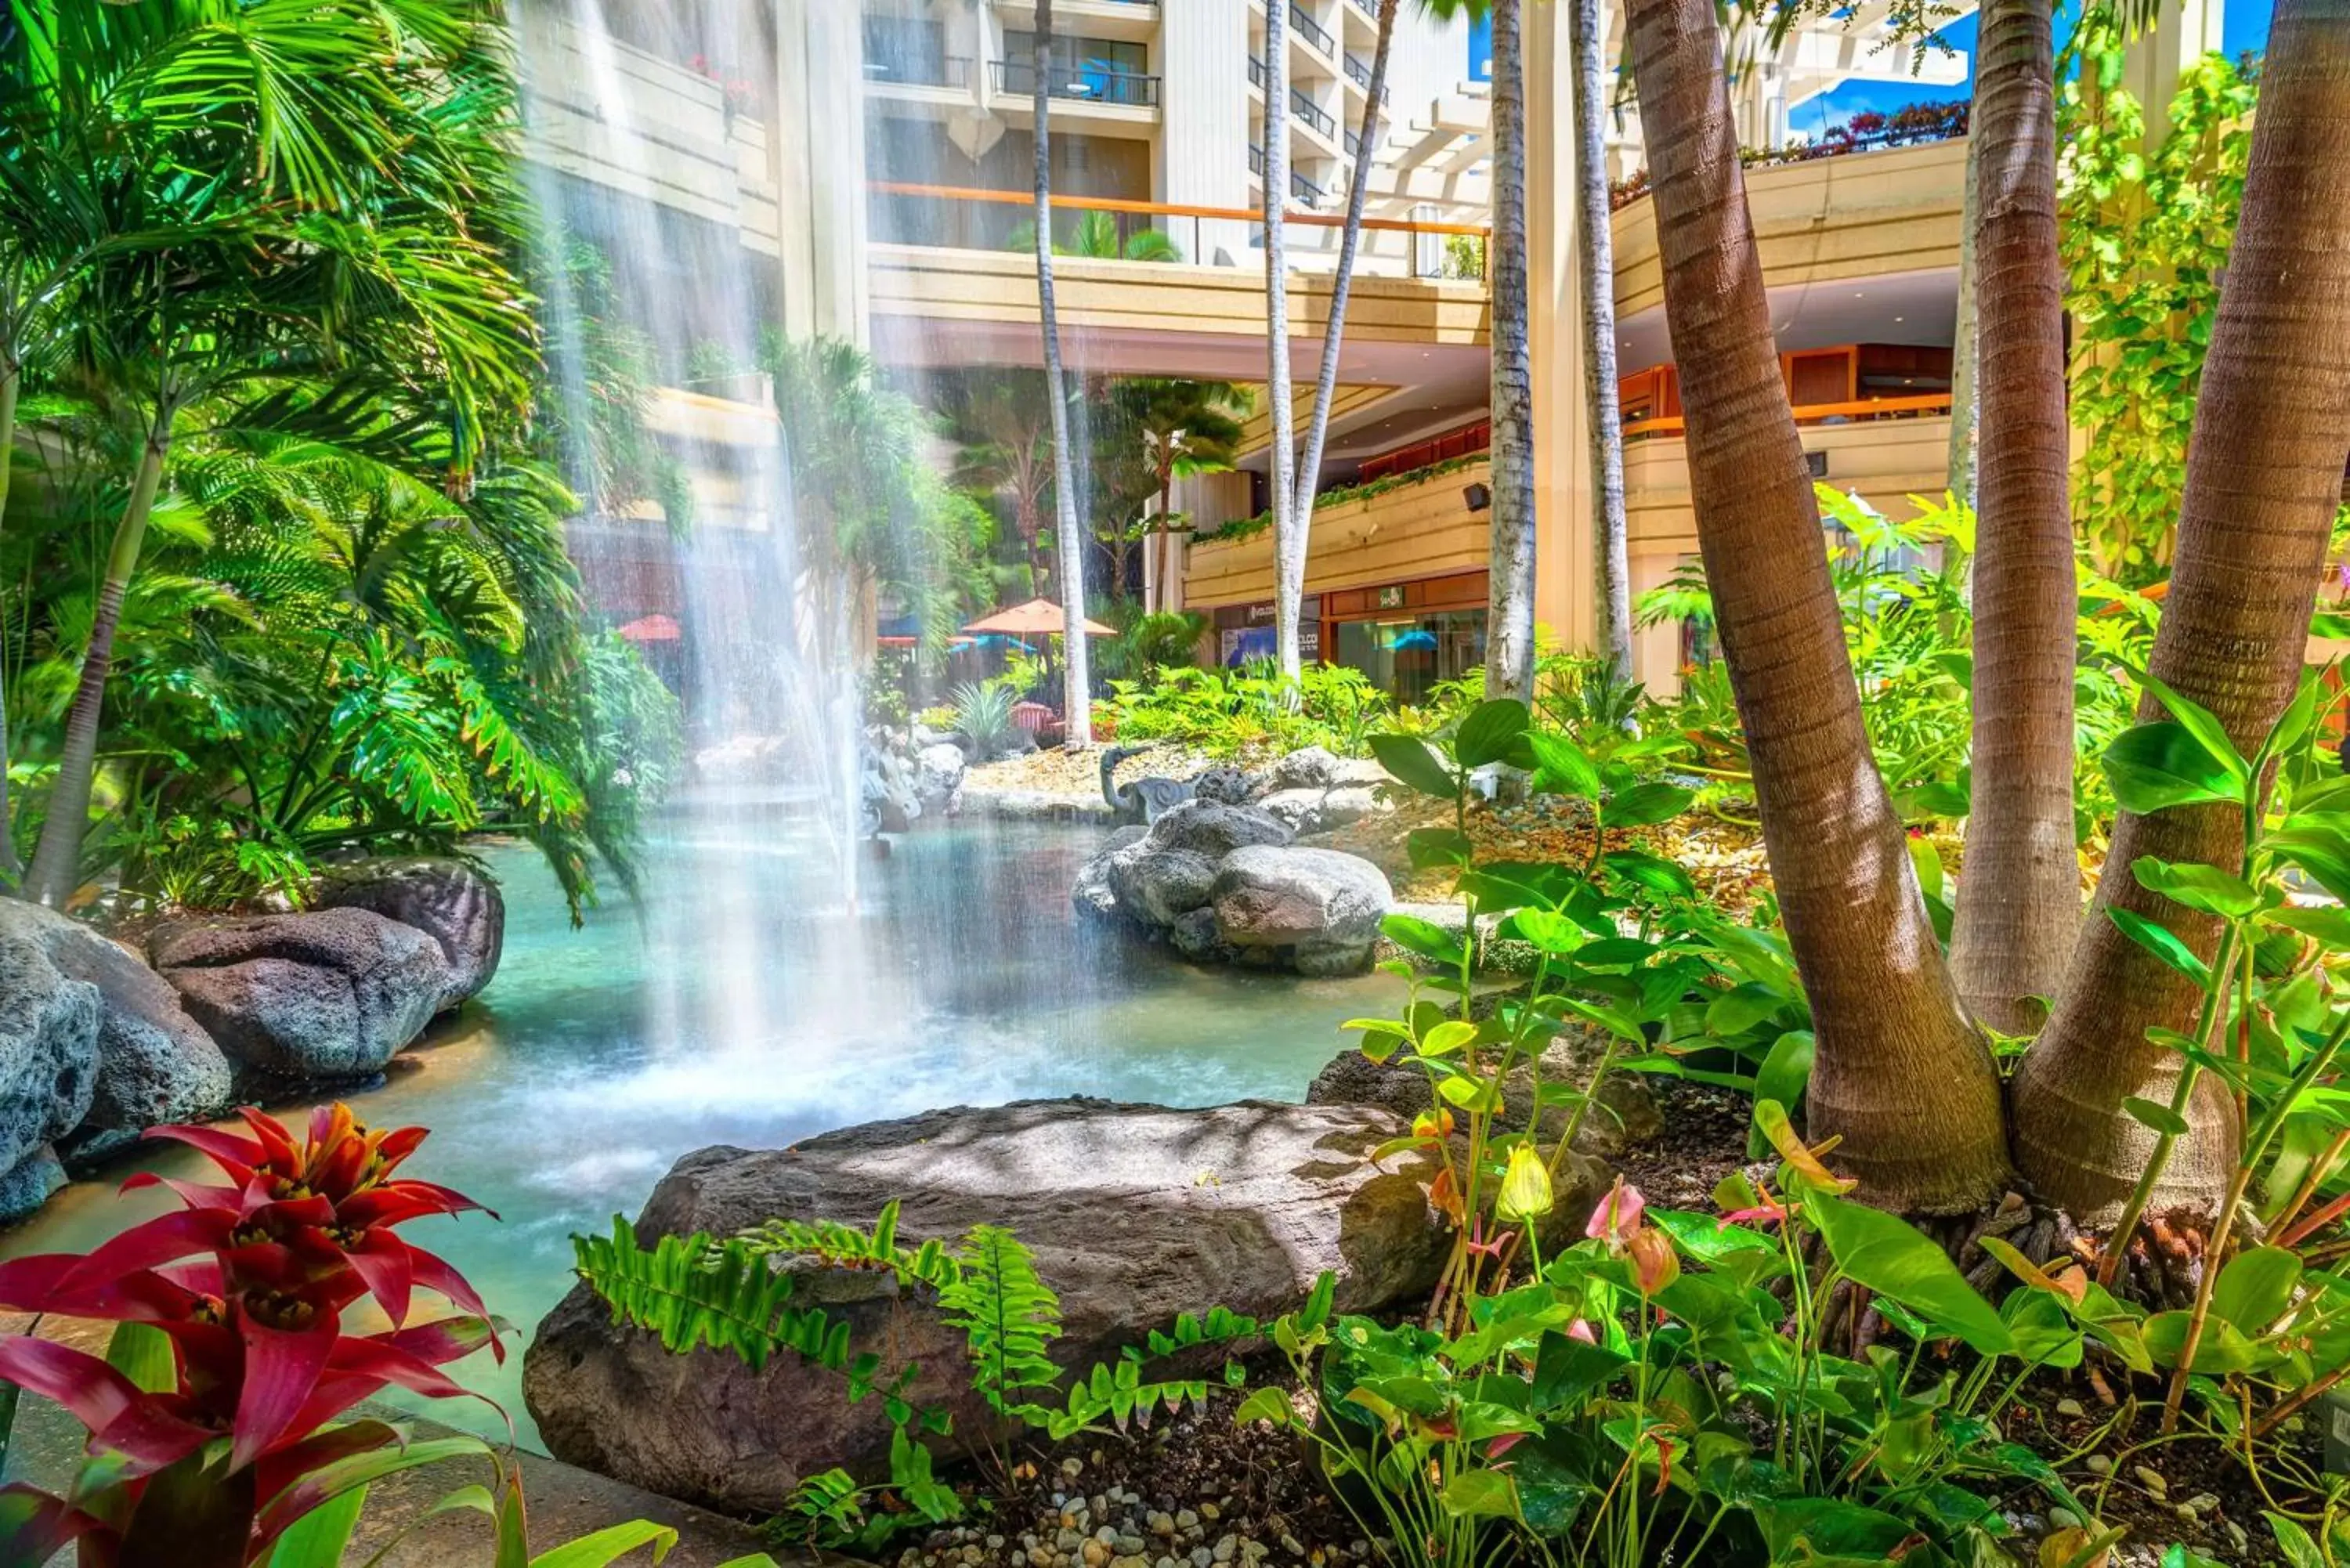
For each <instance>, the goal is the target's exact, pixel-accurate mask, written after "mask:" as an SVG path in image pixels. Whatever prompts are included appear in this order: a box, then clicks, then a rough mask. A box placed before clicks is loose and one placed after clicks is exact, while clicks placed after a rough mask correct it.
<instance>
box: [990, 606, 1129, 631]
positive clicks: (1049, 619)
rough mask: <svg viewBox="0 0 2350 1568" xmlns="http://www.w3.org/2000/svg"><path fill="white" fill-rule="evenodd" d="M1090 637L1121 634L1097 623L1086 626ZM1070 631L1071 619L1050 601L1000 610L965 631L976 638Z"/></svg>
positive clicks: (1086, 624)
mask: <svg viewBox="0 0 2350 1568" xmlns="http://www.w3.org/2000/svg"><path fill="white" fill-rule="evenodd" d="M1085 627H1086V635H1087V637H1116V636H1117V635H1118V633H1117V632H1116V631H1115V630H1114V629H1112V628H1109V627H1106V626H1104V625H1102V623H1101V622H1099V621H1097V620H1089V621H1087V622H1086V623H1085ZM1067 628H1068V619H1067V617H1066V614H1065V613H1064V612H1063V610H1062V608H1061V607H1060V606H1059V605H1056V604H1055V603H1054V602H1053V601H1052V600H1050V599H1030V600H1029V601H1028V602H1027V603H1026V604H1024V605H1014V606H1013V607H1011V608H1010V609H1006V610H997V611H996V612H995V613H994V614H993V615H992V616H989V617H987V618H985V619H984V620H975V621H973V622H972V623H971V624H970V625H969V626H967V627H965V628H963V630H965V631H967V632H971V633H972V634H974V635H978V634H983V633H987V632H993V633H995V634H997V635H999V636H1003V637H1057V636H1059V635H1060V634H1061V633H1062V632H1064V631H1066V629H1067Z"/></svg>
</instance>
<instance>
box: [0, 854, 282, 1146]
mask: <svg viewBox="0 0 2350 1568" xmlns="http://www.w3.org/2000/svg"><path fill="white" fill-rule="evenodd" d="M17 941H22V942H28V943H31V944H34V945H36V946H37V947H38V948H39V949H40V950H42V951H43V952H44V953H46V954H47V956H48V960H49V961H50V963H51V964H53V965H55V966H56V968H57V972H58V973H60V974H62V975H64V976H65V977H66V978H67V979H68V980H72V981H80V982H82V983H84V984H87V985H91V986H95V987H96V988H97V989H98V1005H99V1013H98V1035H97V1072H96V1078H95V1082H94V1084H93V1085H92V1091H91V1095H90V1099H89V1104H88V1110H87V1112H86V1113H85V1115H84V1116H83V1117H82V1119H81V1124H80V1126H79V1127H78V1128H76V1129H73V1130H72V1132H71V1135H70V1137H67V1138H66V1140H65V1147H64V1151H63V1152H64V1153H65V1154H66V1155H67V1156H68V1158H76V1159H79V1158H88V1157H89V1156H91V1155H93V1154H96V1153H100V1152H104V1151H107V1150H109V1149H111V1148H118V1147H125V1146H127V1145H129V1144H130V1143H131V1142H133V1141H134V1140H136V1138H137V1137H138V1136H139V1134H140V1132H141V1131H143V1130H145V1129H146V1128H148V1127H153V1126H155V1125H156V1124H157V1123H159V1122H181V1121H207V1120H210V1119H211V1118H212V1117H213V1116H219V1115H221V1114H222V1113H223V1112H224V1111H226V1110H227V1109H228V1107H229V1106H230V1105H232V1104H233V1103H234V1099H235V1094H236V1085H235V1075H234V1072H233V1071H232V1070H231V1068H230V1066H229V1061H228V1058H227V1056H225V1055H224V1054H222V1052H221V1048H220V1047H219V1046H218V1045H216V1044H213V1037H212V1036H211V1035H209V1034H207V1033H204V1032H203V1029H202V1028H200V1027H199V1026H198V1025H197V1023H196V1021H195V1020H194V1019H192V1018H190V1017H189V1016H188V1014H187V1012H186V1011H185V1010H184V1009H183V1008H182V1007H181V1005H180V995H179V992H175V991H173V990H172V988H171V986H170V985H168V984H166V983H165V982H164V981H163V980H162V978H161V976H159V975H158V974H156V972H155V971H153V970H151V969H150V968H148V967H147V964H146V962H145V961H143V960H142V959H140V957H139V955H138V954H136V953H135V952H133V951H131V950H130V949H129V948H126V947H124V946H123V945H122V944H121V943H120V942H117V941H114V940H110V939H109V938H108V937H106V936H105V935H103V934H102V933H100V932H99V931H96V930H93V929H90V928H89V927H88V926H86V925H84V924H82V923H81V922H80V921H79V920H76V919H68V917H66V916H64V915H61V914H58V913H57V911H55V910H54V909H43V908H42V907H41V906H39V905H37V904H26V903H22V902H19V901H18V900H16V899H14V898H8V899H0V942H17ZM59 1130H60V1133H63V1132H64V1130H65V1129H59Z"/></svg>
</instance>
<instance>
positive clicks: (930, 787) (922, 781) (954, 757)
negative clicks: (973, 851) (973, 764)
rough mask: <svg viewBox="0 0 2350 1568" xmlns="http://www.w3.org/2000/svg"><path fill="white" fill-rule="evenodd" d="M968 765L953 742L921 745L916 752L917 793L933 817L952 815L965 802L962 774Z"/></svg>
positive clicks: (925, 808)
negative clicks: (962, 797) (963, 800)
mask: <svg viewBox="0 0 2350 1568" xmlns="http://www.w3.org/2000/svg"><path fill="white" fill-rule="evenodd" d="M968 766H969V763H968V762H967V761H966V760H965V758H964V756H963V754H962V747H961V746H958V745H956V744H954V743H953V742H950V741H940V742H934V743H932V744H930V745H926V746H923V747H921V748H920V750H919V751H917V752H916V753H914V794H915V795H916V797H917V798H919V799H920V801H921V803H922V809H923V810H924V811H927V812H929V813H931V815H934V816H951V815H954V814H955V811H956V810H957V808H958V807H959V806H961V805H962V799H961V796H962V775H963V773H964V771H965V770H966V768H967V767H968Z"/></svg>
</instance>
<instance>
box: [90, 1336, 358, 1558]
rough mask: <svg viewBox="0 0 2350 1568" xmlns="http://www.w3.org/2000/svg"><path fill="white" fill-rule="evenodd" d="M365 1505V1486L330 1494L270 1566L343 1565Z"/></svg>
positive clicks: (288, 1536)
mask: <svg viewBox="0 0 2350 1568" xmlns="http://www.w3.org/2000/svg"><path fill="white" fill-rule="evenodd" d="M124 1326H126V1327H128V1326H130V1325H128V1324H125V1325H124ZM366 1506H367V1488H365V1487H363V1486H362V1487H354V1488H352V1489H351V1490H349V1491H347V1492H345V1493H343V1494H342V1495H341V1496H340V1497H333V1498H328V1500H327V1501H325V1502H322V1503H320V1504H319V1505H318V1506H317V1507H316V1508H314V1509H312V1510H311V1511H309V1512H307V1513H306V1514H304V1515H303V1516H302V1517H301V1518H300V1519H298V1520H296V1521H294V1523H293V1524H292V1525H290V1526H289V1527H287V1529H286V1533H285V1534H283V1535H281V1536H279V1537H278V1538H277V1544H276V1546H274V1547H272V1548H271V1549H270V1552H269V1568H340V1564H341V1563H342V1561H343V1552H344V1551H345V1550H346V1549H347V1548H348V1546H349V1545H350V1543H351V1532H352V1531H353V1530H355V1529H357V1528H358V1527H359V1511H360V1510H361V1509H363V1508H365V1507H366Z"/></svg>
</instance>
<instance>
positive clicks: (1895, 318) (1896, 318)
mask: <svg viewBox="0 0 2350 1568" xmlns="http://www.w3.org/2000/svg"><path fill="white" fill-rule="evenodd" d="M1893 319H1894V320H1896V321H1898V320H1900V319H1901V318H1900V317H1898V316H1897V317H1894V318H1893Z"/></svg>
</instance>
